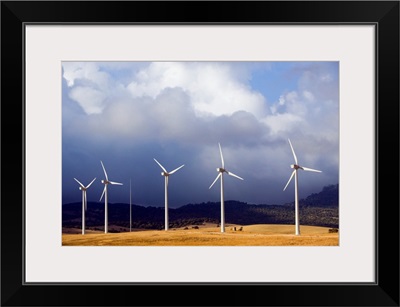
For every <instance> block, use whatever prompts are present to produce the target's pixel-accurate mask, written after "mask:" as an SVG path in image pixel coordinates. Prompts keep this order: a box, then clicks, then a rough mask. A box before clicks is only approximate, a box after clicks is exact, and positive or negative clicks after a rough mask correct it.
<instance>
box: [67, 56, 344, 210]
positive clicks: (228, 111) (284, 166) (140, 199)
mask: <svg viewBox="0 0 400 307" xmlns="http://www.w3.org/2000/svg"><path fill="white" fill-rule="evenodd" d="M288 139H290V141H291V143H292V145H293V148H294V151H295V153H296V156H297V159H298V163H299V164H300V165H301V166H304V167H308V168H313V169H317V170H321V171H322V172H321V173H315V172H306V171H300V172H299V197H300V198H304V197H307V196H308V195H310V194H311V193H318V192H320V191H321V190H322V188H323V187H324V186H327V185H331V184H337V183H339V63H338V62H325V61H324V62H320V61H316V62H119V61H118V62H63V63H62V203H63V204H65V203H71V202H80V201H81V199H82V194H81V193H82V192H81V191H80V190H79V185H78V183H77V182H76V181H75V180H74V178H76V179H78V180H79V181H80V182H81V183H82V184H84V185H87V184H89V183H90V182H91V181H92V180H93V179H94V178H96V180H95V181H94V182H93V184H92V185H91V186H90V188H89V189H88V190H87V198H88V201H99V200H100V196H101V194H102V191H103V188H104V185H103V184H102V183H101V180H102V179H104V172H103V169H102V166H101V162H100V161H102V162H103V164H104V166H105V169H106V171H107V174H108V178H109V180H111V181H115V182H120V183H123V185H109V186H108V187H109V188H108V202H109V203H120V202H122V203H130V201H131V202H132V204H137V205H142V206H157V207H158V206H164V177H163V176H161V171H162V169H161V168H160V166H159V165H158V164H157V163H156V162H155V161H154V159H157V161H159V162H160V163H161V164H162V165H163V166H164V168H166V169H167V171H171V170H173V169H176V168H178V167H179V166H181V165H184V167H182V168H181V169H180V170H178V171H177V172H176V173H174V174H172V175H170V177H169V186H168V195H169V196H168V204H169V207H170V208H178V207H180V206H183V205H186V204H196V203H202V202H209V201H211V202H219V201H220V184H219V182H218V183H216V184H215V185H214V186H212V187H211V189H210V188H209V187H210V185H211V184H212V182H213V181H214V179H215V178H216V176H217V175H218V172H217V168H218V167H221V158H220V152H219V145H218V144H220V145H221V148H222V153H223V157H224V162H225V168H226V169H227V170H228V171H230V172H232V173H234V174H236V175H238V176H240V177H242V178H243V179H244V180H239V179H237V178H235V177H232V176H228V175H226V174H225V175H224V190H225V193H224V198H225V200H237V201H242V202H246V203H248V204H278V205H279V204H284V203H288V202H293V201H294V180H292V181H291V182H290V184H289V186H288V187H287V189H286V190H285V191H283V188H284V187H285V185H286V183H287V181H288V180H289V177H290V175H291V173H292V169H291V167H290V165H291V164H293V163H294V157H293V154H292V151H291V148H290V145H289V142H288ZM130 190H131V194H130ZM130 195H131V196H130ZM130 197H131V200H130ZM102 201H104V199H103V200H102Z"/></svg>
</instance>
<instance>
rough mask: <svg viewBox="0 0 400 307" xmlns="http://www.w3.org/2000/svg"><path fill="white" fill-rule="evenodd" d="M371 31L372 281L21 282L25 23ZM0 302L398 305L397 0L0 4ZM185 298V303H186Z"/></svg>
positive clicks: (6, 303) (147, 304)
mask: <svg viewBox="0 0 400 307" xmlns="http://www.w3.org/2000/svg"><path fill="white" fill-rule="evenodd" d="M30 22H35V23H43V24H51V23H57V24H70V23H78V24H83V23H88V24H101V23H137V24H141V23H150V24H151V23H157V24H163V23H165V24H183V25H184V24H191V23H196V24H228V25H229V24H269V23H276V24H346V25H349V24H372V25H375V26H376V46H375V48H376V50H375V51H376V118H375V120H376V135H375V141H376V142H375V143H376V144H377V146H376V148H375V150H376V152H375V156H376V165H375V166H367V167H375V174H376V182H375V187H376V191H375V192H376V193H375V195H376V199H375V203H376V205H375V206H376V221H375V222H376V229H377V231H376V242H377V248H376V251H375V256H376V282H375V283H373V284H371V283H367V284H362V283H361V284H360V283H357V284H355V283H354V284H353V283H321V284H302V283H300V284H296V283H294V284H287V283H273V284H262V283H231V284H229V283H228V284H219V283H205V284H200V283H187V284H175V283H169V284H168V283H167V284H157V283H154V284H135V285H132V284H108V283H103V284H96V285H93V284H89V285H85V284H68V285H67V284H40V285H31V284H30V285H27V284H25V283H24V277H23V269H24V257H23V252H24V243H25V242H24V240H23V225H24V216H23V206H24V202H25V198H24V191H25V190H24V189H25V184H26V182H25V180H24V178H25V177H24V169H25V160H24V158H25V153H24V141H25V134H24V133H25V132H24V128H23V127H24V101H25V100H24V25H25V24H26V23H30ZM1 149H2V150H1V192H2V193H1V270H0V271H1V305H2V306H171V305H175V306H212V305H213V306H399V175H398V174H399V1H244V2H241V1H232V2H228V1H198V2H197V1H187V2H183V1H176V2H172V1H159V2H158V1H87V2H85V1H2V2H1ZM187 298H189V299H187Z"/></svg>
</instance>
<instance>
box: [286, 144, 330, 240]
mask: <svg viewBox="0 0 400 307" xmlns="http://www.w3.org/2000/svg"><path fill="white" fill-rule="evenodd" d="M288 141H289V145H290V148H291V149H292V153H293V157H294V162H295V163H296V164H292V165H290V167H291V168H293V172H292V175H291V176H290V178H289V180H288V182H287V183H286V185H285V187H284V189H283V190H284V191H285V190H286V188H287V186H288V185H289V183H290V181H291V180H292V178H293V176H294V177H295V178H294V199H295V201H294V205H295V222H296V235H300V223H299V188H298V174H297V171H298V170H299V169H302V170H304V171H309V172H317V173H321V172H322V171H319V170H316V169H312V168H308V167H304V166H300V165H299V163H298V161H297V157H296V154H295V153H294V149H293V146H292V143H291V142H290V140H289V139H288Z"/></svg>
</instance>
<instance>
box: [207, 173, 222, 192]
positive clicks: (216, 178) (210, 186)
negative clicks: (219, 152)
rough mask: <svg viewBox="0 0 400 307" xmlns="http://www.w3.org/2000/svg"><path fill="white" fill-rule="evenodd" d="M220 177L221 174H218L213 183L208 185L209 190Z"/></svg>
mask: <svg viewBox="0 0 400 307" xmlns="http://www.w3.org/2000/svg"><path fill="white" fill-rule="evenodd" d="M221 176H222V173H219V174H218V176H217V178H215V180H214V182H213V183H212V184H211V185H210V187H209V189H211V187H212V186H213V185H214V183H215V182H216V181H217V180H218V179H219V177H221Z"/></svg>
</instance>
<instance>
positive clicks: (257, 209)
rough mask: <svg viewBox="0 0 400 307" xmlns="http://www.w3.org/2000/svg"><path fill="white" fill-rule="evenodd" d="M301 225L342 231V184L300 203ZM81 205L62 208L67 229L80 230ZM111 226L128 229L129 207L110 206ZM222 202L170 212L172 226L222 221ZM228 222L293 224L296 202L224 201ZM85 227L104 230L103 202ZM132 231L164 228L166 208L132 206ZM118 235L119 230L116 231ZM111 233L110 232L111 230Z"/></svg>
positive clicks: (91, 205) (92, 211) (91, 211)
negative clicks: (256, 202) (340, 225)
mask: <svg viewBox="0 0 400 307" xmlns="http://www.w3.org/2000/svg"><path fill="white" fill-rule="evenodd" d="M299 204H300V223H301V225H312V226H325V227H330V228H333V229H337V228H339V185H330V186H326V187H324V188H323V189H322V191H321V192H319V193H314V194H311V195H310V196H308V197H307V198H305V199H301V200H300V201H299ZM81 210H82V203H81V202H77V203H71V204H65V205H63V206H62V225H63V227H68V228H81V226H82V220H81V218H82V211H81ZM108 213H109V215H108V221H109V225H114V226H119V227H120V231H123V229H124V228H123V227H126V228H129V204H121V203H109V204H108ZM220 214H221V205H220V203H219V202H207V203H200V204H188V205H185V206H182V207H180V208H176V209H173V208H170V209H169V224H170V225H169V227H170V228H178V227H185V226H190V225H202V224H203V223H215V225H216V226H217V225H218V223H219V222H220ZM225 222H226V223H231V224H240V225H250V224H294V202H292V203H287V204H284V205H267V204H259V205H254V204H247V203H244V202H238V201H225ZM86 228H87V229H94V230H103V229H104V203H102V202H101V203H100V202H88V209H87V211H86ZM132 228H141V229H164V207H151V206H150V207H143V206H138V205H133V204H132ZM113 231H114V232H118V231H119V230H113ZM110 232H111V231H110Z"/></svg>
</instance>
